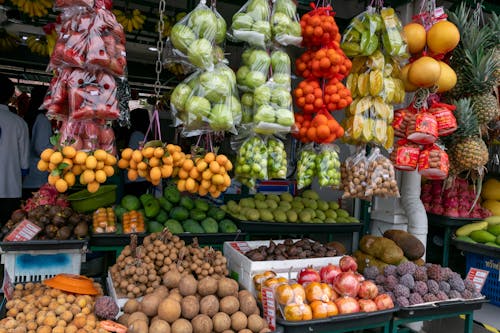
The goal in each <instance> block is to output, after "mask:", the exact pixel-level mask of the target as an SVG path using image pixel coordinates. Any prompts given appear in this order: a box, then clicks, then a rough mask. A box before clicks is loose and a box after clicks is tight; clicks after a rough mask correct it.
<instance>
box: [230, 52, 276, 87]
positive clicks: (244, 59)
mask: <svg viewBox="0 0 500 333" xmlns="http://www.w3.org/2000/svg"><path fill="white" fill-rule="evenodd" d="M270 68H271V56H270V55H269V54H268V53H267V52H266V51H264V50H259V49H257V48H248V49H246V50H245V51H243V54H242V55H241V66H240V68H239V69H238V71H237V72H236V81H237V83H238V88H239V89H240V90H241V91H243V92H249V91H250V92H252V91H254V90H255V88H257V87H260V86H261V85H263V84H265V83H266V81H267V77H268V74H269V69H270Z"/></svg>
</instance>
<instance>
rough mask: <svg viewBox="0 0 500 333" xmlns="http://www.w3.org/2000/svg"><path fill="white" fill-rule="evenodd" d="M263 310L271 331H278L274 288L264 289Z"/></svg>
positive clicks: (262, 290)
mask: <svg viewBox="0 0 500 333" xmlns="http://www.w3.org/2000/svg"><path fill="white" fill-rule="evenodd" d="M260 292H261V293H262V308H263V310H264V318H265V319H266V321H267V325H268V326H269V328H270V329H271V330H273V331H274V330H275V329H276V302H275V300H274V292H273V289H272V288H269V287H262V289H261V291H260Z"/></svg>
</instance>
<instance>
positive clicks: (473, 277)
mask: <svg viewBox="0 0 500 333" xmlns="http://www.w3.org/2000/svg"><path fill="white" fill-rule="evenodd" d="M489 273H490V272H488V271H485V270H484V269H478V268H474V267H471V269H469V273H468V274H467V280H469V281H472V283H474V286H475V287H476V291H477V292H481V289H483V286H484V284H485V283H486V279H487V278H488V274H489Z"/></svg>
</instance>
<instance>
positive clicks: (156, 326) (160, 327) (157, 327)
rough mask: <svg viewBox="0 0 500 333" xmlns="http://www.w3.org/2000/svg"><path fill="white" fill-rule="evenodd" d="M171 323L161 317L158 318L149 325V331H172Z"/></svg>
mask: <svg viewBox="0 0 500 333" xmlns="http://www.w3.org/2000/svg"><path fill="white" fill-rule="evenodd" d="M170 331H171V330H170V325H169V324H168V323H167V322H166V321H165V320H161V319H156V320H154V321H152V323H151V325H150V326H149V331H148V332H149V333H170Z"/></svg>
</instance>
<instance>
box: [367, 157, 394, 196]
mask: <svg viewBox="0 0 500 333" xmlns="http://www.w3.org/2000/svg"><path fill="white" fill-rule="evenodd" d="M365 196H366V197H372V196H378V197H382V198H388V197H399V190H398V182H397V180H396V173H395V172H394V167H393V165H392V163H391V161H390V160H389V159H388V158H387V157H385V156H384V155H382V154H381V153H380V149H378V148H374V149H373V150H372V152H371V153H370V156H368V181H367V185H366V192H365Z"/></svg>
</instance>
